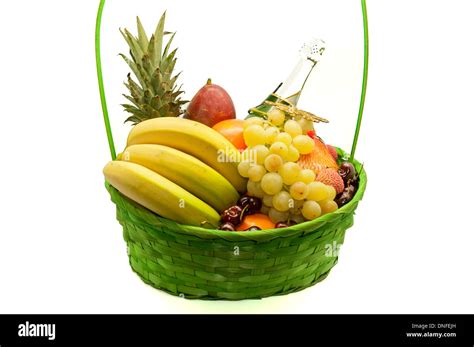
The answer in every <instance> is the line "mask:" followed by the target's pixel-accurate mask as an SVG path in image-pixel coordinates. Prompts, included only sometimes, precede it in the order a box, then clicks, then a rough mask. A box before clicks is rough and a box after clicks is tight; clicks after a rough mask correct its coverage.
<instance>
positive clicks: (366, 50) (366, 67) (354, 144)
mask: <svg viewBox="0 0 474 347" xmlns="http://www.w3.org/2000/svg"><path fill="white" fill-rule="evenodd" d="M361 5H362V20H363V23H364V73H363V77H362V91H361V93H360V103H359V114H358V115H357V125H356V129H355V133H354V139H353V140H352V149H351V158H350V161H351V162H352V161H353V160H354V155H355V151H356V147H357V140H358V139H359V131H360V125H361V123H362V114H363V113H364V105H365V93H366V90H367V74H368V72H369V25H368V21H367V5H366V3H365V0H361Z"/></svg>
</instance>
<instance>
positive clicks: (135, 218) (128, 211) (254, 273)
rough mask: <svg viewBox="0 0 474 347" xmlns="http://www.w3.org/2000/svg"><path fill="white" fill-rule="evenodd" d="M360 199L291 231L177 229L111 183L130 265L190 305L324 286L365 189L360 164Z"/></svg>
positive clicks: (184, 226) (176, 224) (297, 226)
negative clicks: (323, 283)
mask: <svg viewBox="0 0 474 347" xmlns="http://www.w3.org/2000/svg"><path fill="white" fill-rule="evenodd" d="M354 166H355V167H356V170H357V171H360V183H359V188H358V190H357V192H356V194H355V196H354V198H353V199H352V200H351V201H350V202H349V203H348V204H347V205H345V206H343V207H341V208H340V209H338V210H336V211H335V212H333V213H330V214H327V215H324V216H322V217H319V218H317V219H315V220H313V221H309V222H305V223H301V224H297V225H295V226H292V227H288V228H281V229H272V230H268V231H266V230H263V231H246V232H229V231H220V230H210V229H204V228H200V227H193V226H188V225H182V224H178V223H176V222H174V221H171V220H169V219H165V218H162V217H160V216H158V215H156V214H155V213H153V212H151V211H149V210H148V209H146V208H144V207H142V206H140V205H138V204H137V203H135V202H133V201H132V200H130V199H128V198H126V197H125V196H123V195H122V194H121V193H120V192H118V191H117V190H116V189H115V188H114V187H112V186H111V185H110V184H108V183H107V182H106V188H107V190H108V191H109V193H110V195H111V198H112V201H113V202H114V203H115V204H116V206H117V220H118V221H119V222H120V224H121V225H122V226H123V236H124V239H125V242H127V247H128V255H129V260H130V266H131V267H132V269H133V271H135V272H136V273H137V274H138V276H140V278H141V279H142V280H143V281H144V282H145V283H147V284H149V285H151V286H153V287H155V288H157V289H161V290H163V291H165V292H168V293H170V294H173V295H178V296H181V297H184V298H188V299H207V300H216V299H217V300H219V299H221V300H242V299H259V298H264V297H268V296H273V295H283V294H288V293H292V292H296V291H299V290H302V289H304V288H307V287H310V286H312V285H314V284H315V283H317V282H320V281H322V280H323V279H324V278H326V276H327V275H328V274H329V271H330V270H331V269H332V267H333V266H334V265H336V263H337V260H338V251H339V245H341V244H342V243H343V242H344V235H345V232H346V230H347V229H348V228H350V227H351V226H352V224H353V221H354V212H355V210H356V208H357V205H358V203H359V201H360V200H361V199H362V197H363V195H364V191H365V187H366V183H367V177H366V173H365V171H364V170H363V168H361V164H360V163H358V162H357V161H354Z"/></svg>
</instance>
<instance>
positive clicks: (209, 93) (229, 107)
mask: <svg viewBox="0 0 474 347" xmlns="http://www.w3.org/2000/svg"><path fill="white" fill-rule="evenodd" d="M184 117H185V118H188V119H191V120H194V121H196V122H200V123H203V124H206V125H207V126H209V127H213V126H214V125H215V124H217V123H219V122H221V121H223V120H226V119H235V107H234V103H233V102H232V99H231V98H230V96H229V94H228V93H227V92H226V91H225V90H224V88H222V87H220V86H218V85H217V84H212V82H211V79H208V80H207V83H206V85H205V86H204V87H202V88H201V89H200V90H199V91H198V92H197V93H196V95H195V96H194V98H193V99H192V100H191V102H190V103H189V106H188V109H187V110H186V114H185V116H184Z"/></svg>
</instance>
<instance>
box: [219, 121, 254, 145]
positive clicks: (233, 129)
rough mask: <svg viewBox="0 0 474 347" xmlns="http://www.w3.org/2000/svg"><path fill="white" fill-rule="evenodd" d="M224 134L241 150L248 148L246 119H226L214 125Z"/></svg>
mask: <svg viewBox="0 0 474 347" xmlns="http://www.w3.org/2000/svg"><path fill="white" fill-rule="evenodd" d="M212 129H214V130H215V131H217V132H219V133H220V134H221V135H223V136H224V137H225V138H226V139H227V140H229V141H230V142H232V144H233V145H234V146H235V148H237V149H238V150H240V151H243V150H244V149H245V148H247V145H246V144H245V141H244V121H243V120H242V119H226V120H223V121H221V122H219V123H217V124H216V125H214V126H213V127H212Z"/></svg>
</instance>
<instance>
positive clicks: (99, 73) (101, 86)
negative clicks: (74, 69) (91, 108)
mask: <svg viewBox="0 0 474 347" xmlns="http://www.w3.org/2000/svg"><path fill="white" fill-rule="evenodd" d="M104 5H105V0H100V3H99V10H98V11H97V21H96V24H95V62H96V67H97V79H98V81H99V93H100V103H101V105H102V114H103V115H104V123H105V131H106V132H107V140H108V141H109V149H110V156H111V157H112V160H115V158H116V157H117V155H116V153H115V145H114V138H113V137H112V128H111V127H110V120H109V111H108V110H107V101H106V100H105V90H104V80H103V77H102V62H101V58H100V25H101V22H102V11H103V10H104Z"/></svg>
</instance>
